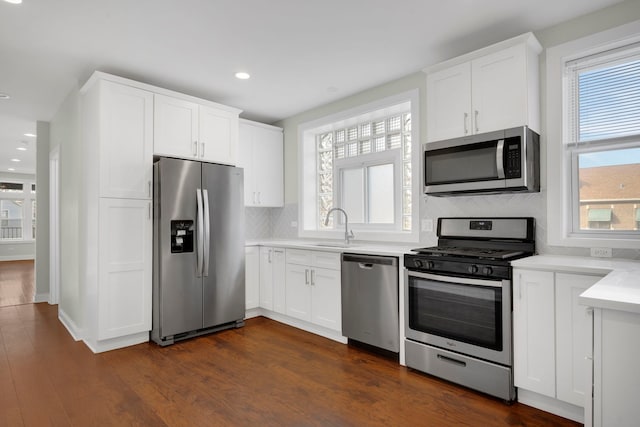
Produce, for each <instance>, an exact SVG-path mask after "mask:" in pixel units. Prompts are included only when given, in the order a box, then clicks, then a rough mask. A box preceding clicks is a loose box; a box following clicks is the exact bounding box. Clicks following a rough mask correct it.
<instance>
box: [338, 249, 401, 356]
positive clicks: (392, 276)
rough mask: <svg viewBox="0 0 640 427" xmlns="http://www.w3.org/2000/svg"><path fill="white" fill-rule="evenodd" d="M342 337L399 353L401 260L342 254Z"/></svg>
mask: <svg viewBox="0 0 640 427" xmlns="http://www.w3.org/2000/svg"><path fill="white" fill-rule="evenodd" d="M342 335H344V336H346V337H348V338H351V339H353V340H356V341H359V342H363V343H365V344H369V345H372V346H375V347H380V348H383V349H385V350H389V351H393V352H395V353H398V352H399V351H400V344H399V338H398V337H399V320H398V259H397V258H395V257H384V256H374V255H359V254H348V253H345V254H342Z"/></svg>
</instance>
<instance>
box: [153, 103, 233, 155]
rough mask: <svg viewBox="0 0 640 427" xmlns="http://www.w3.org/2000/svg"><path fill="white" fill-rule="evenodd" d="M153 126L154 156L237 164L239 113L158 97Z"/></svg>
mask: <svg viewBox="0 0 640 427" xmlns="http://www.w3.org/2000/svg"><path fill="white" fill-rule="evenodd" d="M153 123H154V142H153V153H154V154H155V155H159V156H170V157H178V158H182V159H193V160H202V161H207V162H214V163H222V164H228V165H235V164H236V160H237V146H238V113H236V112H232V111H226V110H223V109H218V108H213V107H211V106H208V105H203V104H198V103H196V102H193V101H189V100H186V99H180V98H175V97H172V96H166V95H160V94H156V95H155V96H154V121H153Z"/></svg>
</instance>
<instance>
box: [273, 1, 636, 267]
mask: <svg viewBox="0 0 640 427" xmlns="http://www.w3.org/2000/svg"><path fill="white" fill-rule="evenodd" d="M638 19H640V2H638V1H637V0H628V1H626V2H622V3H620V4H617V5H615V6H612V7H609V8H606V9H603V10H601V11H598V12H594V13H591V14H588V15H585V16H582V17H579V18H576V19H573V20H571V21H568V22H565V23H561V24H559V25H556V26H554V27H551V28H547V29H544V30H542V31H537V32H535V34H536V36H537V37H538V39H539V41H540V42H541V44H542V45H543V47H544V50H543V52H542V54H541V56H540V70H541V74H540V76H541V79H540V83H541V85H540V95H541V105H542V107H541V108H542V111H541V119H542V131H541V158H542V164H541V182H542V190H541V192H540V193H535V194H521V195H498V196H496V195H491V196H469V197H455V198H452V197H445V198H437V197H424V196H423V197H422V198H421V202H420V217H421V218H430V219H434V220H435V219H436V218H438V217H442V216H464V215H474V216H482V215H500V216H533V217H535V218H536V222H537V231H538V232H537V242H536V243H537V248H538V252H539V253H559V254H569V255H588V249H580V248H563V247H551V246H548V245H547V243H546V241H547V237H546V236H547V215H546V203H547V192H546V188H547V182H546V162H545V159H546V144H547V143H548V142H547V140H546V138H545V128H546V123H545V120H544V118H545V115H546V108H545V105H546V104H545V101H546V99H545V96H544V94H545V92H546V80H545V72H544V71H545V69H546V62H545V55H546V49H547V48H549V47H551V46H555V45H558V44H561V43H565V42H567V41H569V40H574V39H577V38H580V37H583V36H585V35H588V34H592V33H595V32H598V31H602V30H605V29H608V28H613V27H616V26H619V25H622V24H625V23H628V22H632V21H635V20H638ZM515 35H517V34H514V36H515ZM428 65H432V64H425V66H428ZM413 88H418V89H419V91H420V111H421V114H420V116H421V117H420V132H421V136H420V140H421V141H425V140H426V131H427V126H426V115H425V111H426V76H425V75H424V74H423V73H422V72H416V73H414V74H411V75H408V76H406V77H403V78H401V79H398V80H395V81H392V82H389V83H387V84H384V85H381V86H378V87H374V88H371V89H369V90H366V91H363V92H361V93H358V94H355V95H352V96H348V97H346V98H343V99H341V100H339V101H336V102H333V103H331V104H328V105H325V106H322V107H318V108H315V109H313V110H310V111H306V112H304V113H301V114H298V115H295V116H293V117H290V118H287V119H285V120H283V121H281V122H278V123H275V125H277V126H280V127H282V128H284V146H285V158H284V160H285V204H286V205H287V207H289V208H291V207H292V205H297V203H298V126H299V125H300V124H302V123H305V122H307V121H312V120H315V119H319V118H322V117H325V116H328V115H330V114H334V113H337V112H340V111H344V110H347V109H349V108H353V107H355V106H358V105H362V104H365V103H368V102H372V101H375V100H378V99H381V98H384V97H387V96H391V95H394V94H397V93H400V92H404V91H406V90H409V89H413ZM293 208H294V209H295V206H293ZM274 237H281V236H278V235H276V236H274ZM436 239H437V238H436V236H435V232H429V233H424V232H423V233H421V234H420V243H421V244H422V245H423V246H426V245H432V244H435V242H436ZM613 255H614V256H615V257H624V258H636V259H640V252H638V251H636V250H624V249H614V254H613Z"/></svg>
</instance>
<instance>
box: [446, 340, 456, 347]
mask: <svg viewBox="0 0 640 427" xmlns="http://www.w3.org/2000/svg"><path fill="white" fill-rule="evenodd" d="M447 345H448V346H449V347H455V346H456V343H454V342H451V341H447Z"/></svg>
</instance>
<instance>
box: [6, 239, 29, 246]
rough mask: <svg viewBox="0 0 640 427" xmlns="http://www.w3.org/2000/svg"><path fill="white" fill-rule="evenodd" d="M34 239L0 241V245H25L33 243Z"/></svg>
mask: <svg viewBox="0 0 640 427" xmlns="http://www.w3.org/2000/svg"><path fill="white" fill-rule="evenodd" d="M35 242H36V239H30V240H0V245H26V244H29V243H32V244H33V243H35Z"/></svg>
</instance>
